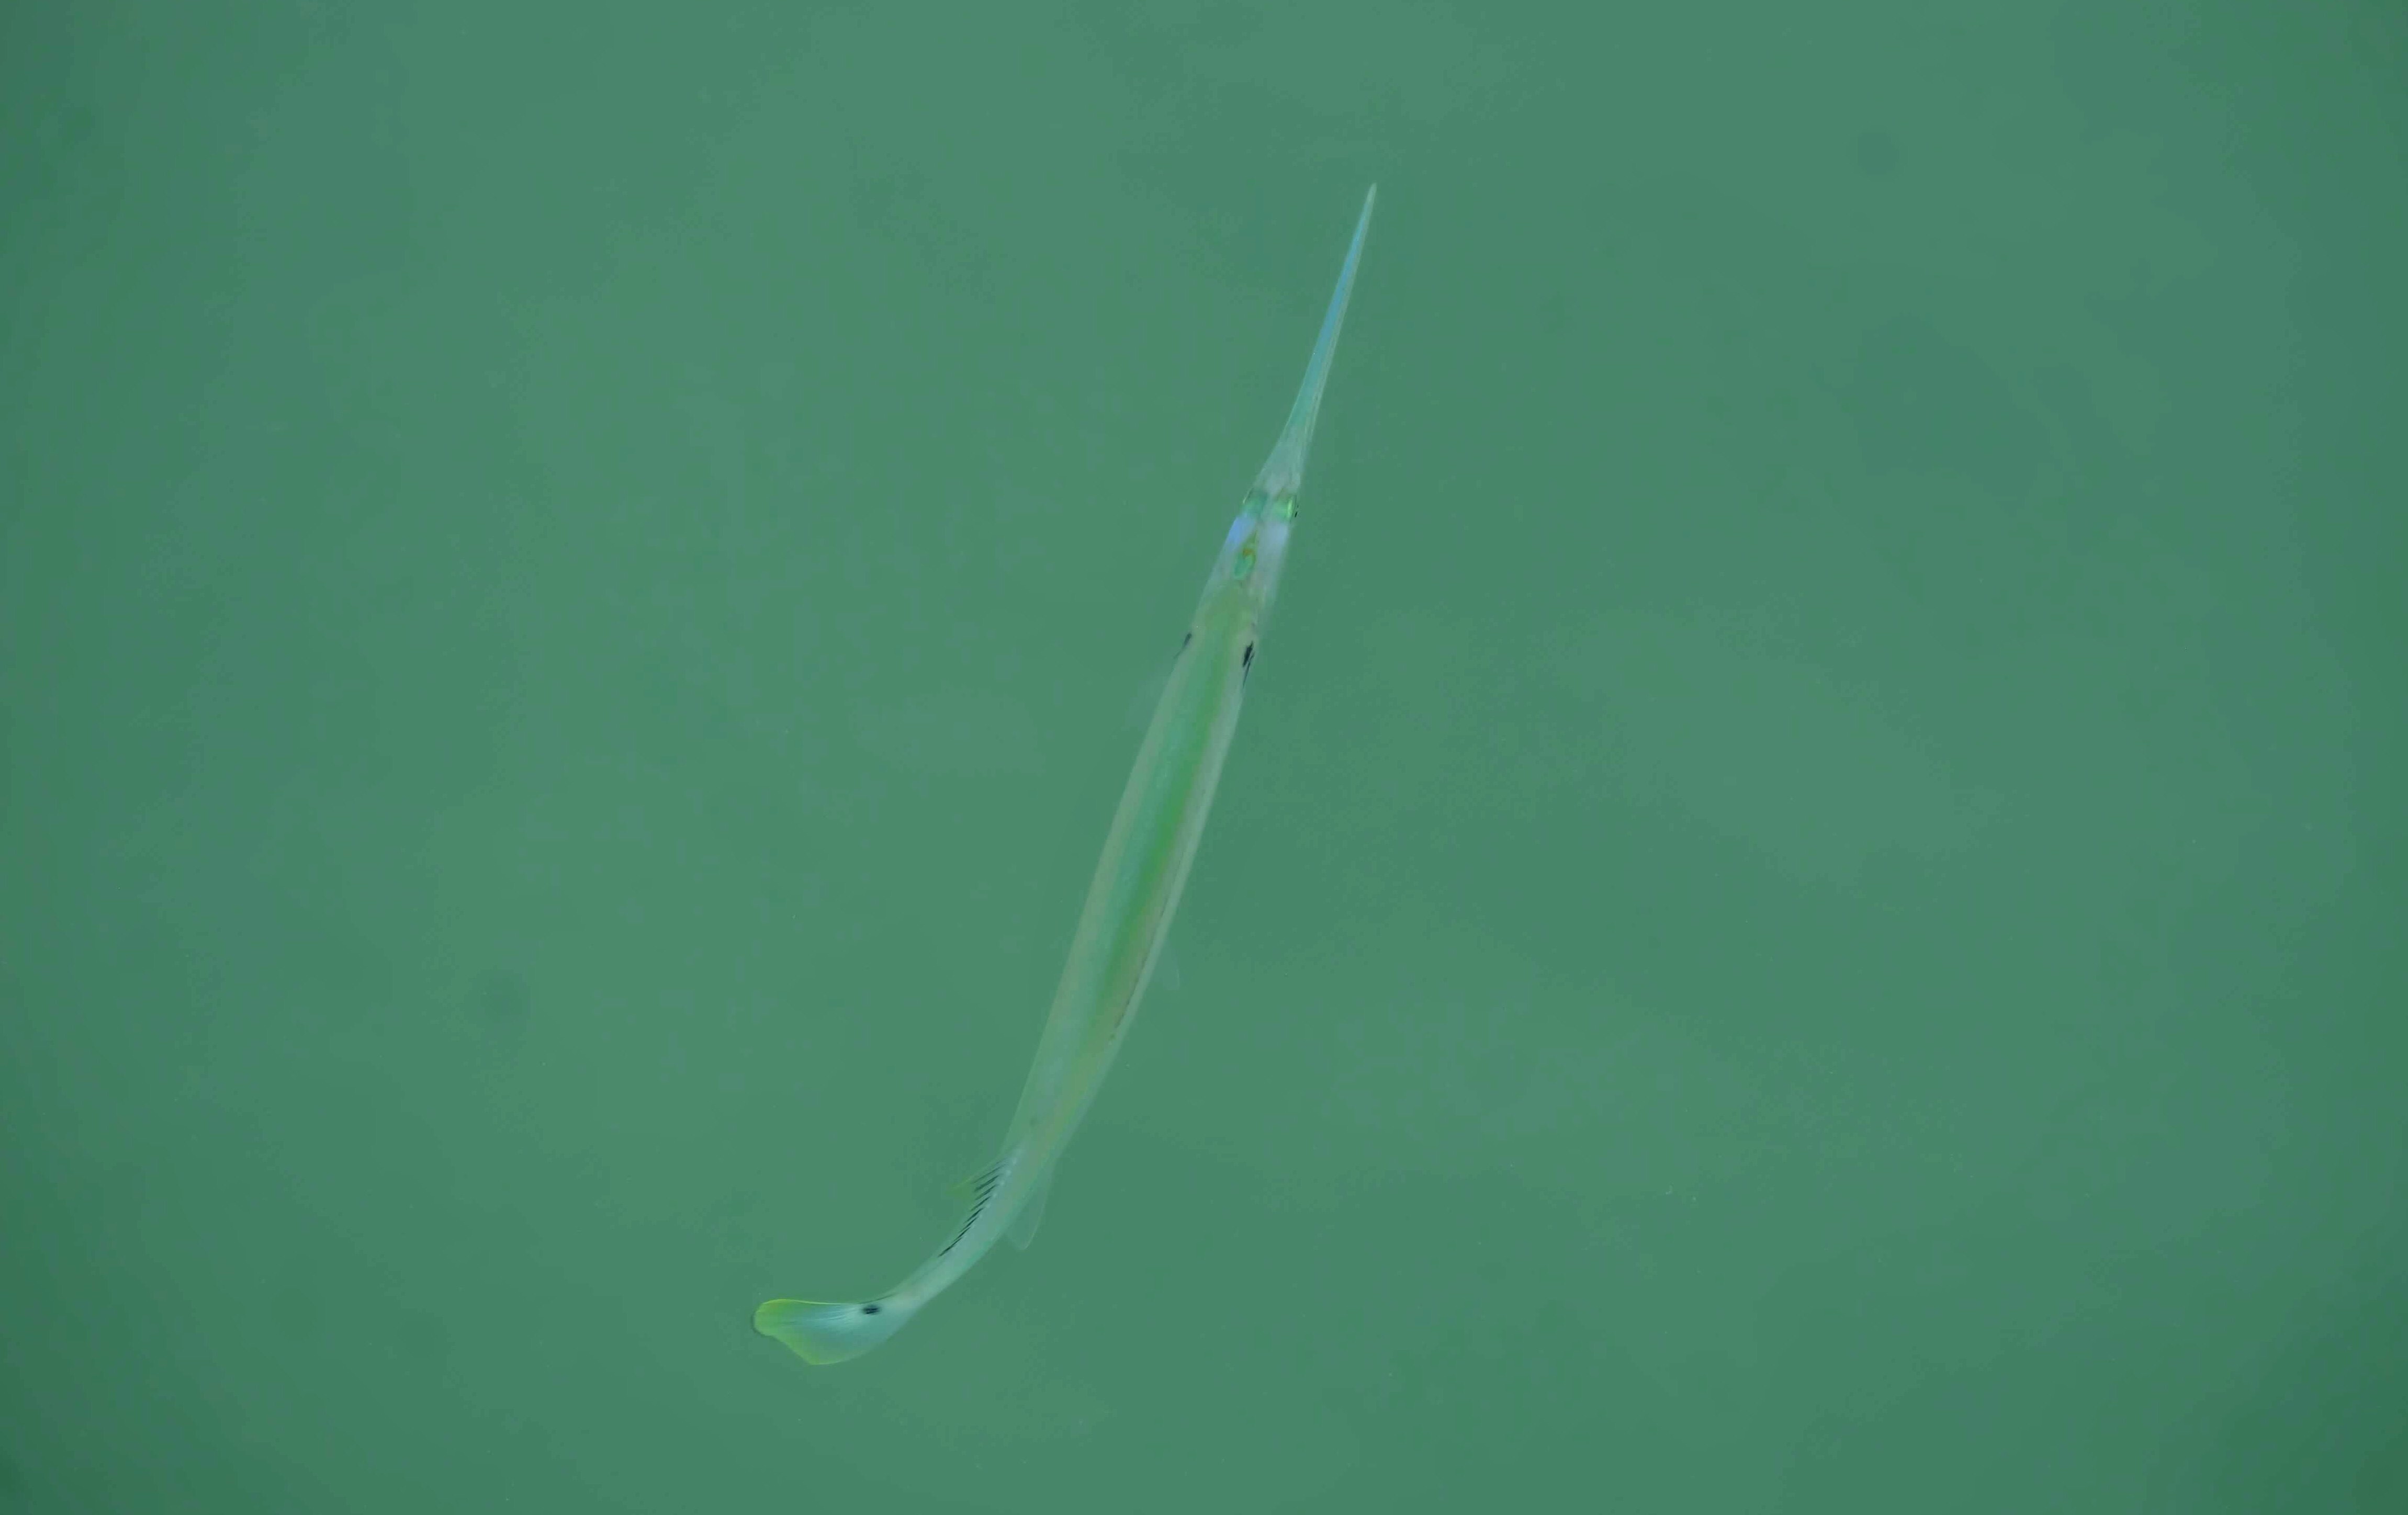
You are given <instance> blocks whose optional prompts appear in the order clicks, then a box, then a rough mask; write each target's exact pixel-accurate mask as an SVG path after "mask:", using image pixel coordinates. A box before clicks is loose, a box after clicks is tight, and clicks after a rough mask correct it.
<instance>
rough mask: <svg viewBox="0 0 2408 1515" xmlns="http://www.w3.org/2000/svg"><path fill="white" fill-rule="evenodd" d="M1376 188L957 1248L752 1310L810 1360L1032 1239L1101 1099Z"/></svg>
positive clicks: (762, 1328)
mask: <svg viewBox="0 0 2408 1515" xmlns="http://www.w3.org/2000/svg"><path fill="white" fill-rule="evenodd" d="M1379 193H1380V192H1379V186H1378V185H1376V184H1375V185H1373V186H1371V188H1370V190H1369V192H1368V193H1366V194H1365V195H1364V196H1363V210H1362V214H1361V215H1360V216H1359V217H1357V218H1356V220H1355V236H1354V240H1353V241H1352V242H1350V243H1348V244H1347V248H1346V262H1345V264H1343V265H1342V266H1341V267H1340V270H1339V273H1338V288H1337V290H1336V292H1335V293H1332V294H1331V295H1330V297H1329V307H1328V309H1327V311H1326V313H1325V314H1324V315H1323V316H1322V319H1321V333H1320V336H1318V337H1317V338H1316V339H1315V340H1314V342H1313V345H1312V357H1311V358H1310V359H1309V360H1308V361H1307V362H1306V364H1305V369H1304V381H1303V382H1302V384H1300V385H1299V386H1298V387H1297V394H1296V401H1295V403H1294V404H1293V405H1292V406H1291V407H1289V409H1288V415H1287V424H1286V426H1285V427H1284V428H1283V430H1282V431H1281V432H1280V435H1279V440H1278V441H1277V442H1276V443H1275V444H1273V446H1272V448H1271V451H1270V456H1269V458H1268V459H1266V460H1265V461H1264V463H1263V466H1262V470H1261V471H1260V472H1259V473H1257V474H1256V475H1255V476H1254V484H1253V485H1252V487H1250V488H1249V489H1248V490H1247V491H1246V493H1245V498H1244V500H1243V502H1242V503H1241V504H1240V506H1239V507H1238V514H1237V519H1236V520H1234V521H1232V522H1230V524H1229V531H1228V535H1227V536H1226V537H1225V538H1224V539H1223V541H1222V543H1221V550H1220V553H1219V555H1218V556H1217V557H1216V558H1215V559H1214V560H1213V563H1212V571H1211V575H1210V576H1209V577H1208V578H1207V579H1205V581H1204V593H1203V595H1202V597H1201V598H1200V599H1199V600H1198V601H1197V606H1196V613H1195V615H1194V616H1192V617H1191V618H1190V619H1189V621H1188V623H1187V635H1186V637H1185V638H1184V640H1183V641H1182V642H1181V643H1180V648H1179V652H1178V655H1177V658H1176V659H1175V660H1174V662H1173V663H1172V665H1171V669H1170V676H1169V679H1168V681H1167V682H1166V683H1165V685H1164V687H1163V691H1162V697H1161V698H1160V700H1159V701H1157V702H1156V704H1155V706H1154V719H1153V721H1152V722H1150V723H1149V724H1148V725H1147V727H1146V733H1145V738H1144V740H1143V742H1142V743H1141V744H1140V747H1139V749H1138V755H1137V763H1136V765H1135V766H1134V767H1133V768H1132V769H1131V770H1130V772H1129V777H1128V783H1127V785H1126V787H1125V788H1124V789H1123V790H1122V792H1121V800H1120V808H1119V809H1118V810H1116V811H1115V812H1114V813H1113V816H1112V824H1111V831H1110V833H1109V834H1108V835H1107V836H1106V837H1105V841H1104V851H1103V856H1102V857H1101V858H1099V859H1098V860H1097V863H1096V872H1095V878H1094V880H1093V881H1092V882H1091V883H1090V884H1089V886H1088V889H1087V899H1086V905H1085V907H1084V908H1083V909H1082V911H1081V913H1080V916H1079V926H1078V930H1077V932H1076V933H1075V934H1074V935H1073V936H1072V938H1071V942H1070V954H1069V960H1068V963H1066V964H1065V965H1063V969H1062V979H1061V983H1060V986H1059V987H1058V988H1057V989H1056V990H1055V991H1054V1004H1053V1008H1052V1009H1051V1010H1050V1011H1049V1012H1048V1013H1047V1016H1046V1020H1045V1029H1044V1030H1043V1032H1042V1033H1041V1034H1040V1035H1039V1038H1038V1043H1037V1056H1036V1059H1035V1061H1034V1062H1033V1063H1032V1064H1031V1065H1030V1066H1029V1070H1028V1081H1027V1083H1026V1084H1025V1086H1023V1088H1022V1090H1021V1094H1020V1104H1019V1106H1018V1108H1016V1109H1015V1110H1014V1111H1013V1113H1012V1117H1011V1125H1010V1126H1009V1127H1008V1128H1007V1131H1006V1135H1005V1138H1004V1143H1003V1150H1002V1152H1001V1155H999V1156H998V1157H997V1158H996V1160H995V1162H994V1163H993V1164H991V1165H989V1166H987V1167H986V1168H985V1169H983V1170H982V1171H981V1172H980V1173H979V1174H977V1175H976V1176H975V1177H973V1178H970V1179H965V1180H964V1181H963V1182H962V1183H961V1184H960V1185H958V1186H957V1189H958V1191H959V1192H960V1193H961V1196H962V1197H963V1199H965V1200H966V1201H967V1203H968V1213H967V1214H966V1215H964V1216H963V1218H962V1220H961V1222H959V1224H957V1225H956V1226H955V1227H954V1229H953V1236H952V1238H951V1239H950V1240H948V1241H947V1242H946V1243H945V1244H944V1245H943V1246H942V1247H939V1249H937V1251H936V1253H935V1254H934V1255H933V1256H931V1257H930V1258H929V1259H928V1260H927V1261H926V1262H925V1263H923V1264H922V1265H920V1266H919V1267H918V1268H917V1269H916V1270H915V1271H913V1272H912V1274H911V1275H910V1277H909V1278H907V1279H904V1280H903V1281H902V1282H901V1283H898V1284H896V1286H895V1287H894V1288H892V1289H889V1290H888V1291H886V1292H885V1293H882V1294H879V1295H877V1296H875V1297H874V1298H869V1299H856V1300H845V1301H829V1300H813V1299H772V1300H769V1301H767V1302H766V1303H764V1304H763V1305H761V1306H760V1308H757V1309H755V1310H754V1311H753V1329H754V1330H755V1331H758V1332H759V1333H760V1334H761V1335H763V1336H768V1337H770V1338H771V1339H773V1340H776V1341H779V1342H781V1343H783V1344H784V1345H785V1346H787V1347H788V1348H790V1349H792V1350H793V1351H794V1352H795V1354H796V1356H798V1357H800V1358H802V1359H803V1361H805V1362H807V1363H815V1364H828V1363H842V1362H847V1361H850V1360H851V1359H853V1358H855V1357H859V1356H861V1355H862V1354H863V1353H864V1352H867V1351H870V1350H871V1349H873V1348H875V1347H878V1346H880V1345H882V1344H883V1343H884V1342H885V1341H887V1340H888V1339H889V1338H891V1337H892V1336H894V1335H895V1334H896V1332H898V1331H900V1330H902V1329H903V1327H904V1326H906V1325H908V1324H909V1323H910V1322H911V1320H912V1319H913V1318H914V1317H916V1316H917V1315H918V1314H919V1313H920V1311H921V1310H923V1309H925V1308H927V1305H928V1303H929V1302H930V1301H931V1300H933V1299H935V1298H936V1297H937V1296H938V1295H939V1294H941V1293H944V1292H945V1291H946V1290H947V1289H949V1288H951V1287H952V1286H953V1284H954V1283H956V1282H957V1281H959V1280H960V1279H961V1278H962V1276H963V1275H964V1274H966V1273H968V1271H969V1270H970V1269H971V1268H972V1267H974V1266H976V1265H977V1264H978V1262H979V1260H980V1259H981V1258H982V1257H984V1256H985V1255H986V1254H987V1253H988V1252H989V1251H993V1250H994V1248H995V1245H996V1242H998V1241H1001V1240H1004V1239H1007V1238H1009V1239H1010V1240H1011V1242H1012V1244H1013V1245H1014V1246H1016V1247H1021V1248H1025V1247H1026V1246H1027V1245H1028V1244H1029V1242H1030V1241H1031V1240H1033V1239H1034V1238H1035V1236H1036V1235H1037V1227H1038V1223H1039V1221H1040V1220H1042V1219H1043V1217H1044V1214H1045V1201H1046V1198H1047V1196H1048V1194H1049V1193H1051V1192H1052V1189H1053V1183H1054V1168H1055V1167H1056V1166H1057V1165H1059V1163H1060V1161H1061V1156H1062V1151H1063V1149H1064V1148H1065V1147H1067V1146H1068V1144H1069V1141H1070V1137H1071V1136H1073V1135H1074V1134H1075V1133H1076V1132H1077V1131H1078V1129H1079V1123H1080V1122H1081V1121H1082V1120H1083V1119H1084V1118H1085V1116H1086V1114H1087V1110H1088V1108H1089V1107H1090V1106H1091V1105H1093V1104H1094V1103H1095V1098H1096V1093H1097V1090H1098V1089H1099V1088H1100V1087H1101V1086H1102V1084H1103V1081H1104V1075H1105V1074H1106V1073H1107V1072H1109V1071H1110V1070H1111V1065H1112V1059H1113V1057H1114V1056H1115V1055H1116V1054H1118V1052H1119V1051H1120V1048H1121V1043H1122V1041H1123V1039H1124V1038H1125V1037H1126V1036H1127V1035H1128V1029H1129V1022H1130V1021H1131V1020H1132V1018H1133V1017H1134V1016H1135V1014H1136V1012H1137V1008H1138V1004H1139V1002H1140V1000H1142V999H1143V998H1144V997H1145V991H1146V986H1147V984H1148V983H1149V982H1150V981H1151V980H1152V979H1153V977H1154V972H1155V970H1156V968H1157V967H1158V965H1160V963H1161V960H1162V950H1163V941H1164V938H1165V936H1167V935H1168V932H1169V929H1170V919H1171V916H1172V914H1173V913H1174V912H1176V910H1177V909H1178V908H1179V897H1180V894H1181V893H1182V892H1183V890H1184V889H1185V888H1186V884H1187V874H1188V869H1189V866H1190V865H1192V864H1193V863H1194V862H1195V861H1196V849H1197V843H1198V842H1199V841H1200V840H1201V839H1202V837H1203V834H1204V822H1205V818H1206V815H1207V814H1208V813H1209V812H1210V811H1211V808H1212V796H1213V793H1214V792H1215V791H1216V790H1217V789H1218V788H1219V787H1220V782H1221V769H1222V766H1223V765H1224V764H1225V763H1226V760H1227V758H1228V755H1229V745H1230V742H1231V740H1232V738H1233V737H1235V736H1236V735H1237V730H1238V712H1239V708H1240V706H1241V705H1242V704H1243V703H1244V698H1245V690H1246V680H1247V679H1248V678H1249V677H1250V676H1251V675H1252V674H1253V672H1254V650H1255V648H1256V646H1257V645H1258V644H1259V642H1260V640H1261V637H1262V631H1263V626H1264V622H1266V620H1267V619H1268V617H1269V611H1270V607H1271V601H1272V599H1273V598H1274V597H1275V596H1276V595H1277V593H1278V591H1279V583H1280V577H1281V572H1282V570H1283V568H1284V567H1285V565H1286V563H1287V553H1288V545H1289V540H1290V537H1291V536H1292V534H1293V532H1294V529H1295V526H1296V521H1297V503H1296V502H1297V493H1298V492H1299V491H1300V490H1301V489H1302V488H1303V486H1304V465H1305V457H1306V454H1307V453H1308V452H1309V451H1310V450H1312V432H1313V426H1314V424H1315V423H1316V422H1318V421H1319V419H1320V416H1321V396H1322V391H1323V390H1324V389H1325V388H1326V386H1327V385H1328V382H1329V365H1330V360H1331V359H1332V358H1333V357H1334V356H1335V355H1336V353H1337V350H1338V334H1339V329H1340V327H1341V326H1342V325H1343V324H1344V323H1345V320H1346V305H1347V301H1348V299H1349V298H1350V297H1351V296H1352V294H1353V293H1354V290H1355V268H1356V266H1357V264H1360V262H1361V261H1362V257H1363V238H1364V236H1365V234H1366V233H1368V232H1369V230H1370V227H1371V207H1372V205H1373V203H1374V202H1375V201H1376V200H1377V199H1378V198H1379Z"/></svg>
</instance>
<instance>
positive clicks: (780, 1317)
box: [753, 1299, 917, 1366]
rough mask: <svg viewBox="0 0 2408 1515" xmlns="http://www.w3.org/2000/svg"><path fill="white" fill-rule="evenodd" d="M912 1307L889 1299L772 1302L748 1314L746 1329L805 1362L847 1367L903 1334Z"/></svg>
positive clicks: (910, 1315)
mask: <svg viewBox="0 0 2408 1515" xmlns="http://www.w3.org/2000/svg"><path fill="white" fill-rule="evenodd" d="M916 1312H917V1307H907V1306H903V1305H898V1304H896V1302H895V1301H893V1300H891V1299H863V1300H853V1301H843V1302H834V1303H831V1302H828V1301H824V1300H818V1299H772V1300H767V1301H765V1302H764V1303H763V1304H762V1305H761V1307H760V1308H758V1309H755V1310H754V1311H753V1330H755V1331H758V1332H760V1333H761V1334H762V1335H763V1336H767V1337H768V1338H769V1339H770V1340H772V1341H777V1342H781V1343H783V1344H784V1345H785V1347H786V1349H787V1350H788V1351H792V1352H793V1353H794V1354H795V1355H796V1356H797V1357H799V1358H801V1359H802V1360H803V1361H804V1362H806V1363H812V1364H816V1365H823V1366H824V1365H827V1364H829V1363H843V1362H849V1361H851V1360H852V1359H853V1358H855V1357H858V1356H860V1355H861V1354H862V1353H864V1352H866V1351H869V1350H870V1349H871V1348H873V1347H876V1346H878V1345H880V1344H881V1343H882V1342H884V1341H885V1340H886V1338H887V1337H889V1336H893V1335H894V1334H895V1333H896V1332H897V1331H900V1330H902V1329H903V1326H904V1322H908V1321H910V1319H911V1317H912V1315H913V1314H915V1313H916Z"/></svg>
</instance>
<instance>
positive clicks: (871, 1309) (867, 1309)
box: [861, 1305, 886, 1315]
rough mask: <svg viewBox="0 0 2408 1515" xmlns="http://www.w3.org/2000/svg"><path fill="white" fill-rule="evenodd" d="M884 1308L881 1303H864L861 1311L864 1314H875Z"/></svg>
mask: <svg viewBox="0 0 2408 1515" xmlns="http://www.w3.org/2000/svg"><path fill="white" fill-rule="evenodd" d="M884 1308H886V1307H885V1306H883V1305H864V1306H862V1307H861V1313H862V1314H864V1315H875V1314H877V1313H878V1312H879V1311H880V1310H882V1309H884Z"/></svg>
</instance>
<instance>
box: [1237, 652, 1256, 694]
mask: <svg viewBox="0 0 2408 1515" xmlns="http://www.w3.org/2000/svg"><path fill="white" fill-rule="evenodd" d="M1238 663H1239V668H1238V682H1240V683H1241V684H1242V683H1244V682H1245V681H1246V680H1247V679H1251V678H1253V677H1254V643H1252V642H1248V643H1247V644H1246V650H1245V652H1244V654H1243V655H1242V656H1240V658H1239V659H1238Z"/></svg>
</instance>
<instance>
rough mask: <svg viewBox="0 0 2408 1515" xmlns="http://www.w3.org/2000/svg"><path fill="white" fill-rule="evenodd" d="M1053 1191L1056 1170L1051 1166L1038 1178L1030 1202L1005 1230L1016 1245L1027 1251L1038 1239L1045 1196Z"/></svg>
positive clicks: (1043, 1213)
mask: <svg viewBox="0 0 2408 1515" xmlns="http://www.w3.org/2000/svg"><path fill="white" fill-rule="evenodd" d="M1053 1192H1054V1170H1053V1169H1052V1168H1050V1167H1049V1168H1047V1169H1046V1170H1045V1172H1044V1173H1043V1174H1042V1175H1041V1176H1040V1177H1039V1179H1038V1180H1037V1188H1036V1190H1035V1192H1034V1193H1030V1194H1029V1196H1028V1203H1027V1204H1025V1205H1023V1206H1021V1207H1020V1213H1019V1214H1017V1215H1015V1216H1013V1217H1012V1218H1011V1226H1010V1228H1009V1229H1007V1230H1006V1231H1005V1232H1004V1235H1005V1236H1009V1237H1011V1244H1012V1245H1013V1246H1014V1247H1017V1248H1019V1249H1020V1250H1021V1251H1027V1250H1028V1244H1029V1243H1030V1242H1032V1241H1035V1240H1036V1239H1037V1227H1038V1223H1039V1222H1041V1221H1043V1220H1044V1219H1045V1197H1046V1196H1047V1195H1048V1194H1051V1193H1053Z"/></svg>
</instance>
